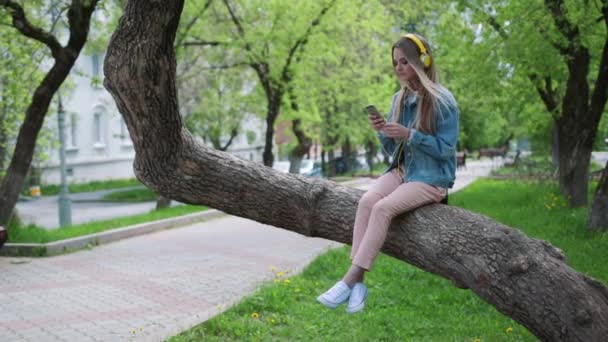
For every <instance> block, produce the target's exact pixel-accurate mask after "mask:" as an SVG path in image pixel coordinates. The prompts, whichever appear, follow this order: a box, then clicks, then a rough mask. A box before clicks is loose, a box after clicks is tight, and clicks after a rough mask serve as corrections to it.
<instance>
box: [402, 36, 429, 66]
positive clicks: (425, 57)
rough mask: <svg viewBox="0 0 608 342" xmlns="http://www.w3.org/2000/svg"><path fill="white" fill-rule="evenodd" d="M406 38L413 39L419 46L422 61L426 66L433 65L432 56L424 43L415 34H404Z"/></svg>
mask: <svg viewBox="0 0 608 342" xmlns="http://www.w3.org/2000/svg"><path fill="white" fill-rule="evenodd" d="M404 37H405V38H407V39H409V40H411V41H413V42H414V44H416V45H417V46H418V50H420V62H421V63H422V65H424V67H425V68H428V67H430V66H431V56H430V55H429V54H428V53H427V52H426V48H425V47H424V44H422V42H421V41H420V39H418V37H416V36H415V35H413V34H411V33H408V34H406V35H405V36H404Z"/></svg>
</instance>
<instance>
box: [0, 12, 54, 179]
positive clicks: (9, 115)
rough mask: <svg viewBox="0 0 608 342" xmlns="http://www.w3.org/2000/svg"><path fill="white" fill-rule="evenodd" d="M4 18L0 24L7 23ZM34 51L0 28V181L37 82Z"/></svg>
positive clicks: (29, 44)
mask: <svg viewBox="0 0 608 342" xmlns="http://www.w3.org/2000/svg"><path fill="white" fill-rule="evenodd" d="M4 14H5V15H6V16H5V17H4V18H2V19H0V20H2V21H3V22H8V20H9V16H8V14H7V13H4ZM37 48H38V47H37V46H36V44H35V43H33V42H32V41H31V40H29V39H27V38H26V37H24V36H22V35H21V34H19V33H18V32H16V31H15V29H14V28H12V26H11V27H9V26H4V25H0V56H1V57H0V179H2V178H3V177H4V175H5V174H6V166H7V165H8V163H9V161H10V156H11V154H12V151H13V149H14V141H15V138H16V136H17V131H18V128H19V123H20V122H23V116H24V113H25V109H26V105H27V102H28V97H29V92H30V90H31V89H32V88H34V87H35V85H36V84H38V83H39V82H40V80H41V74H42V71H41V70H40V68H39V66H38V63H35V62H34V63H32V60H34V61H41V60H42V59H43V58H44V57H45V54H44V53H40V51H37V50H38V49H37Z"/></svg>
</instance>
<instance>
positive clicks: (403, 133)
mask: <svg viewBox="0 0 608 342" xmlns="http://www.w3.org/2000/svg"><path fill="white" fill-rule="evenodd" d="M382 132H383V133H384V135H386V136H387V137H389V138H393V139H401V140H407V139H408V138H409V137H410V129H409V128H407V127H405V126H403V125H400V124H398V123H395V122H391V123H387V124H385V125H384V127H383V128H382Z"/></svg>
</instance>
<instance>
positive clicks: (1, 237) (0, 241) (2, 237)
mask: <svg viewBox="0 0 608 342" xmlns="http://www.w3.org/2000/svg"><path fill="white" fill-rule="evenodd" d="M6 241H8V231H7V230H6V228H4V227H3V226H0V248H2V246H4V243H5V242H6Z"/></svg>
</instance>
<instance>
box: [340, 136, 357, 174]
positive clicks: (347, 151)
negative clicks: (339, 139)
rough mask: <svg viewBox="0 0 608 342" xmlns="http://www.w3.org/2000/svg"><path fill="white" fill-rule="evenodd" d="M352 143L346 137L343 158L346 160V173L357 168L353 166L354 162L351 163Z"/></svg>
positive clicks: (343, 145)
mask: <svg viewBox="0 0 608 342" xmlns="http://www.w3.org/2000/svg"><path fill="white" fill-rule="evenodd" d="M352 154H353V152H352V145H351V144H350V141H349V140H348V139H346V141H345V142H344V143H343V144H342V160H343V161H344V166H345V167H344V169H345V172H346V173H353V172H354V171H355V170H354V168H353V165H352V164H353V163H351V157H352Z"/></svg>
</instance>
